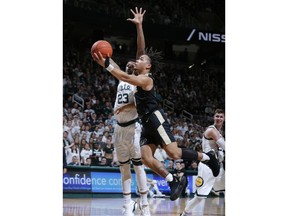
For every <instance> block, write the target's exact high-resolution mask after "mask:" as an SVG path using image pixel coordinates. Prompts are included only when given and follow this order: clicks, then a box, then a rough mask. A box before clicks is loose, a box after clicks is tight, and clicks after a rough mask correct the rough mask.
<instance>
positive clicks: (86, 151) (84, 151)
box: [80, 143, 92, 165]
mask: <svg viewBox="0 0 288 216" xmlns="http://www.w3.org/2000/svg"><path fill="white" fill-rule="evenodd" d="M91 155H92V149H90V146H89V144H88V143H86V144H85V146H84V149H82V150H81V153H80V156H81V164H82V165H85V163H86V159H87V158H89V157H90V156H91Z"/></svg>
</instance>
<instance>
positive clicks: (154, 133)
mask: <svg viewBox="0 0 288 216" xmlns="http://www.w3.org/2000/svg"><path fill="white" fill-rule="evenodd" d="M163 114H164V113H163V112H162V111H160V110H155V111H154V112H153V113H152V114H150V115H149V116H148V117H147V118H145V119H141V123H142V126H143V128H142V133H141V139H140V145H141V146H142V145H146V144H154V145H156V146H157V145H160V146H161V147H163V144H164V145H168V144H170V143H172V142H175V138H174V136H173V134H172V131H171V129H170V125H169V123H168V121H167V119H166V118H164V115H163Z"/></svg>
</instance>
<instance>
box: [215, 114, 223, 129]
mask: <svg viewBox="0 0 288 216" xmlns="http://www.w3.org/2000/svg"><path fill="white" fill-rule="evenodd" d="M224 120H225V118H224V113H216V114H215V115H214V124H215V125H219V126H221V125H223V123H224Z"/></svg>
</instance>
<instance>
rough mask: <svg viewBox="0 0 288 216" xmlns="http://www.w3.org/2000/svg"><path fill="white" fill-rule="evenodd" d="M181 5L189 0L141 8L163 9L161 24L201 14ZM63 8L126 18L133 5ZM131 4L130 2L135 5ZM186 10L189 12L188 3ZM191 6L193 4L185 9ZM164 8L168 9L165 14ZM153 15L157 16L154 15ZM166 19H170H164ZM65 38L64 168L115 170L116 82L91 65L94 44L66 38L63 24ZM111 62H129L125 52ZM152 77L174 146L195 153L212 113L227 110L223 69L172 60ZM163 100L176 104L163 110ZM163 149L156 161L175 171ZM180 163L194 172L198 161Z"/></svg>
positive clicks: (74, 1)
mask: <svg viewBox="0 0 288 216" xmlns="http://www.w3.org/2000/svg"><path fill="white" fill-rule="evenodd" d="M139 2H140V3H143V4H144V1H140V0H139ZM175 2H179V3H177V4H176V5H174V7H172V6H171V4H172V3H175ZM180 2H181V4H184V5H186V4H190V3H189V2H190V1H183V2H182V1H169V0H167V1H163V2H161V1H160V2H157V3H154V2H152V1H145V4H151V5H152V4H153V7H151V6H150V7H149V10H151V8H153V10H152V13H158V14H159V13H160V10H159V7H161V11H162V14H160V15H161V16H159V17H160V20H157V22H160V23H162V24H164V25H166V24H169V23H182V24H183V25H185V23H186V24H187V22H189V20H191V19H196V18H197V17H196V18H195V17H194V16H197V14H199V13H195V14H194V13H191V11H190V12H189V13H186V12H187V11H185V7H182V6H183V5H182V6H181V7H180ZM192 2H197V4H194V7H199V8H202V9H203V10H206V8H207V7H206V6H207V5H206V4H210V5H211V8H215V10H216V9H217V8H218V7H217V6H216V5H215V3H214V1H213V0H211V1H203V2H204V3H200V2H201V1H192ZM164 3H165V4H164ZM64 4H70V5H73V6H75V7H82V8H84V9H88V10H92V9H93V10H98V12H99V11H100V12H101V11H102V10H103V11H102V12H103V13H115V14H114V15H117V16H123V17H125V18H126V17H129V16H130V14H126V13H127V12H129V11H127V10H126V9H127V8H129V7H132V1H121V0H119V1H110V2H109V4H110V6H109V7H107V1H101V0H99V1H97V7H96V8H93V7H95V5H94V2H93V1H88V0H86V1H83V0H82V1H81V0H66V1H64ZM135 4H136V3H135V2H134V1H133V7H134V5H135ZM93 5H94V6H93ZM113 5H114V6H113ZM192 5H193V4H192ZM186 6H187V7H186V8H188V5H186ZM212 6H213V7H212ZM189 7H192V6H191V5H189ZM121 8H125V10H124V9H123V10H121ZM163 8H166V9H167V10H163ZM171 8H173V9H175V11H173V16H172V15H171V14H170V13H172V11H170V10H171ZM107 10H109V11H107ZM183 10H184V11H183ZM163 11H164V12H163ZM208 11H209V10H208ZM211 11H212V9H211ZM200 12H201V10H200ZM180 13H181V14H187V16H191V19H186V18H184V17H183V18H180V17H178V15H179V14H180ZM192 16H193V17H192ZM151 17H157V15H155V16H151ZM167 17H168V18H169V20H170V21H167ZM151 19H152V18H151ZM179 19H183V20H185V22H184V21H183V22H179ZM151 22H153V20H151ZM64 25H65V23H64ZM63 34H64V35H63V36H64V38H63V42H64V49H63V145H64V148H65V153H66V159H67V164H68V165H73V166H110V167H114V166H118V162H117V158H116V154H115V149H114V144H113V131H114V127H115V124H116V121H115V119H114V117H113V106H114V102H115V95H116V87H117V84H118V81H117V80H116V79H115V78H114V77H113V76H111V75H110V74H109V73H107V71H105V70H104V69H103V68H102V67H100V66H98V65H97V64H96V63H95V62H93V61H92V58H91V55H90V47H91V44H92V41H86V42H83V41H84V40H83V41H79V40H76V41H72V40H71V38H73V37H71V35H69V34H70V32H69V29H68V28H66V27H65V26H64V32H63ZM133 53H135V51H133ZM130 58H131V57H130ZM113 59H114V60H115V62H117V64H118V65H119V66H120V68H122V69H123V68H124V66H125V64H126V61H127V59H129V58H128V57H127V55H125V53H124V54H123V53H120V52H117V50H115V53H113ZM154 75H155V76H154V77H155V82H156V88H157V97H158V99H159V102H160V105H161V106H162V108H163V110H164V112H165V113H166V117H167V119H168V121H169V122H170V124H171V130H172V131H173V134H174V136H175V138H176V140H177V143H178V146H179V147H182V148H192V149H196V150H199V148H200V147H201V139H202V133H203V132H204V129H205V127H206V126H208V125H209V124H212V123H213V119H212V116H213V112H214V110H215V109H216V108H223V109H224V108H225V83H224V76H223V71H217V70H216V69H215V70H212V69H211V68H205V67H204V66H203V67H201V66H197V65H195V66H194V67H193V68H188V67H187V65H184V64H181V63H179V62H178V63H175V62H173V63H172V62H171V61H170V62H165V64H164V67H163V68H162V70H161V71H160V72H158V73H157V74H154ZM75 95H77V97H78V99H79V98H80V99H83V104H82V102H81V100H78V99H77V98H76V99H75V98H74V97H73V96H75ZM165 100H168V101H169V102H170V103H172V104H173V105H174V106H173V109H171V108H169V107H166V106H165ZM183 110H185V111H187V112H188V113H191V115H192V116H193V117H192V118H187V117H185V116H183V113H182V112H183ZM163 151H164V150H163V149H162V150H161V147H159V152H158V149H157V155H158V156H157V157H159V160H160V161H162V162H163V163H164V164H165V166H166V167H167V168H168V169H174V163H175V162H174V161H172V160H171V159H170V158H169V157H167V155H166V156H165V152H163ZM184 165H185V167H186V169H188V170H196V171H197V163H195V162H194V161H184Z"/></svg>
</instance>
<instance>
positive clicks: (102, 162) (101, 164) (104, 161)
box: [98, 157, 109, 166]
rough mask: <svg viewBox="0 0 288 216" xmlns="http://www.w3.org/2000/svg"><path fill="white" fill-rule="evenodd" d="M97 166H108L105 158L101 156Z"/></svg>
mask: <svg viewBox="0 0 288 216" xmlns="http://www.w3.org/2000/svg"><path fill="white" fill-rule="evenodd" d="M98 166H109V164H108V163H107V159H106V158H105V157H102V159H101V162H100V163H99V164H98Z"/></svg>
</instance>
